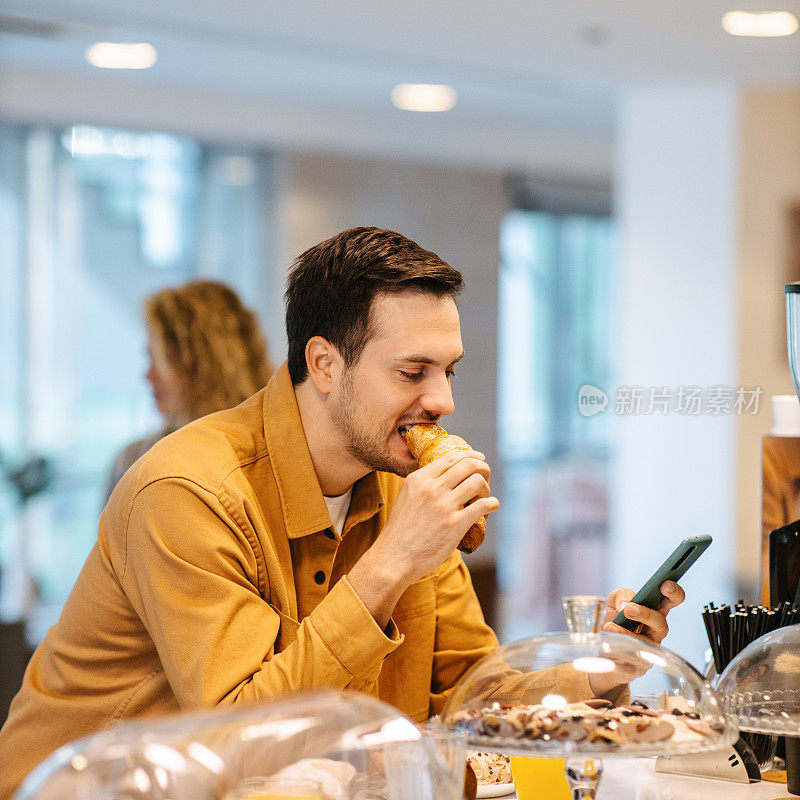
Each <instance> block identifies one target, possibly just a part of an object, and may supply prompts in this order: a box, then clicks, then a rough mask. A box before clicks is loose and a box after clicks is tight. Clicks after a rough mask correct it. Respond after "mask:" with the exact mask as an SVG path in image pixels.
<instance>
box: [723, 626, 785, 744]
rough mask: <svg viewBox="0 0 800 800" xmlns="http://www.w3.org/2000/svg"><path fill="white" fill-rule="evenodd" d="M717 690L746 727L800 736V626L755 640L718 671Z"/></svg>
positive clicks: (744, 728) (748, 729)
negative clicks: (722, 670)
mask: <svg viewBox="0 0 800 800" xmlns="http://www.w3.org/2000/svg"><path fill="white" fill-rule="evenodd" d="M717 691H718V692H719V694H720V695H721V702H722V704H723V707H724V708H725V710H726V711H727V712H728V713H729V714H730V715H732V716H734V717H735V718H736V719H737V720H738V722H739V727H740V728H741V729H742V730H744V731H750V732H753V733H770V734H777V735H780V736H800V625H791V626H789V627H786V628H779V629H778V630H776V631H772V632H771V633H768V634H766V635H764V636H762V637H761V638H760V639H756V640H755V641H754V642H751V643H750V644H749V645H748V646H747V647H745V648H744V650H742V651H741V653H739V654H738V655H737V656H736V658H734V659H733V660H732V661H731V663H730V664H728V666H727V667H726V668H725V670H724V672H723V673H722V675H720V679H719V683H718V684H717Z"/></svg>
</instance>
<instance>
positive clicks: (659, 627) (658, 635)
mask: <svg viewBox="0 0 800 800" xmlns="http://www.w3.org/2000/svg"><path fill="white" fill-rule="evenodd" d="M622 613H623V614H624V615H625V616H626V617H627V618H628V619H631V620H633V621H634V622H639V623H641V624H642V625H644V626H645V628H646V629H647V630H646V631H644V633H645V634H646V635H647V636H648V638H650V639H653V641H656V642H660V641H661V640H662V639H663V638H664V637H665V636H666V635H667V633H668V631H669V626H668V625H667V620H666V617H665V616H664V615H663V614H662V613H661V612H659V611H653V610H652V609H650V608H646V607H645V606H641V605H639V604H638V603H626V605H625V608H624V609H623V611H622Z"/></svg>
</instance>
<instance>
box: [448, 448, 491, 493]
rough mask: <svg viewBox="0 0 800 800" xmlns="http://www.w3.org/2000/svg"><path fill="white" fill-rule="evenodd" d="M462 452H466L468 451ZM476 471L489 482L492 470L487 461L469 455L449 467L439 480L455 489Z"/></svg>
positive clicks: (449, 487)
mask: <svg viewBox="0 0 800 800" xmlns="http://www.w3.org/2000/svg"><path fill="white" fill-rule="evenodd" d="M462 452H464V453H466V451H462ZM475 473H478V474H479V475H482V476H483V478H484V480H486V481H487V482H488V481H489V476H490V475H491V474H492V470H491V469H490V467H489V465H488V464H487V463H486V462H485V461H482V460H481V459H478V458H474V457H473V456H470V455H467V456H466V457H465V458H461V459H459V460H458V461H456V462H455V463H454V464H453V465H452V466H450V467H448V469H446V470H445V471H444V472H443V473H442V475H441V476H440V478H439V480H440V481H441V482H442V484H443V485H444V486H446V487H447V488H448V489H454V488H455V487H456V486H458V485H459V484H461V483H463V482H464V481H465V480H466V479H467V478H469V476H470V475H474V474H475Z"/></svg>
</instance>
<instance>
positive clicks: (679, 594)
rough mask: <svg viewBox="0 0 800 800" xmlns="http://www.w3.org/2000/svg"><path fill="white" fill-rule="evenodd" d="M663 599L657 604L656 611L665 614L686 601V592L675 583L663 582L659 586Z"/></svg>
mask: <svg viewBox="0 0 800 800" xmlns="http://www.w3.org/2000/svg"><path fill="white" fill-rule="evenodd" d="M661 594H663V595H664V599H663V600H662V601H661V602H660V603H659V604H658V610H659V611H660V612H661V613H662V614H666V613H667V612H668V611H669V610H670V609H673V608H675V606H679V605H680V604H681V603H682V602H683V601H684V600H685V599H686V592H684V591H683V589H681V587H680V586H679V585H678V584H677V583H675V581H664V583H662V584H661Z"/></svg>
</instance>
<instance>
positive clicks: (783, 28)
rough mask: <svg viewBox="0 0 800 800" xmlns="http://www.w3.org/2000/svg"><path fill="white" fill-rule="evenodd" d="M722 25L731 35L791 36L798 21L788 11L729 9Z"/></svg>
mask: <svg viewBox="0 0 800 800" xmlns="http://www.w3.org/2000/svg"><path fill="white" fill-rule="evenodd" d="M722 27H723V28H724V29H725V31H726V32H727V33H729V34H730V35H731V36H791V34H793V33H794V32H795V31H796V30H797V27H798V23H797V17H796V16H795V15H794V14H790V13H789V12H788V11H764V12H760V13H753V12H750V11H729V12H728V13H727V14H725V15H724V16H723V17H722Z"/></svg>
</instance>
